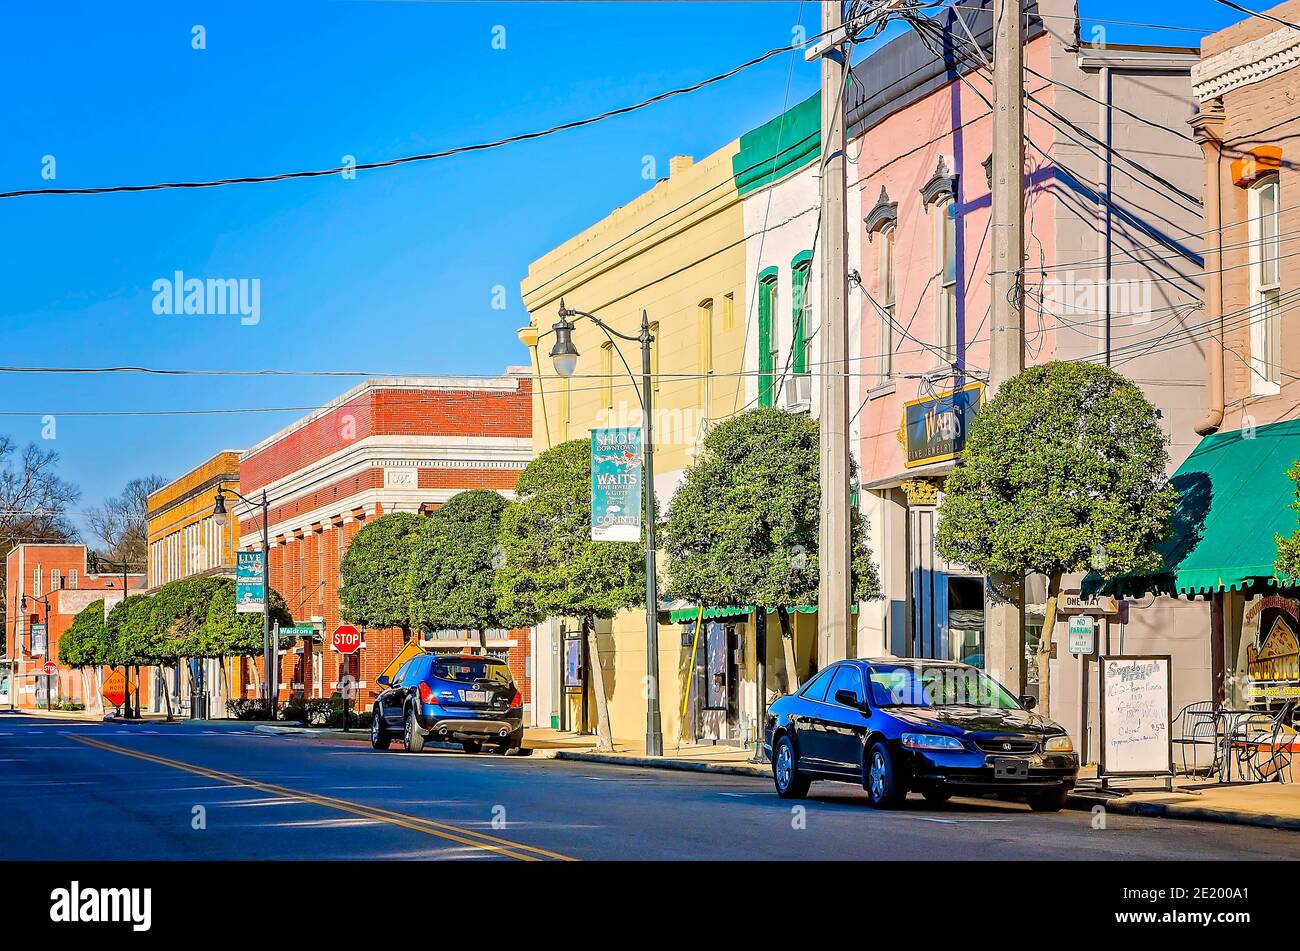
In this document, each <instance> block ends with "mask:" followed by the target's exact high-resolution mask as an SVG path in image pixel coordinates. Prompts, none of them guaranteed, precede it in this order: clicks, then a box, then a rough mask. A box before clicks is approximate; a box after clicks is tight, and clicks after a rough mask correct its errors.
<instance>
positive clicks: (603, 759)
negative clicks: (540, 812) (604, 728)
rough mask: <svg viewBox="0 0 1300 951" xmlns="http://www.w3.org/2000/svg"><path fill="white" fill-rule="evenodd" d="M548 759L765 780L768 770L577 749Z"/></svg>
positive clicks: (732, 764) (733, 764)
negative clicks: (755, 777) (589, 751)
mask: <svg viewBox="0 0 1300 951" xmlns="http://www.w3.org/2000/svg"><path fill="white" fill-rule="evenodd" d="M549 752H551V753H553V754H554V755H552V756H549V757H547V758H548V759H561V760H571V761H574V762H579V763H604V764H606V765H608V766H636V767H640V768H642V769H675V770H679V771H681V772H688V773H722V774H724V775H728V776H757V777H761V778H767V777H768V776H770V775H771V770H770V768H769V767H767V766H760V765H759V764H757V763H701V762H698V761H695V760H678V759H669V758H667V757H658V756H623V755H621V754H618V753H588V752H584V751H578V750H551V751H549Z"/></svg>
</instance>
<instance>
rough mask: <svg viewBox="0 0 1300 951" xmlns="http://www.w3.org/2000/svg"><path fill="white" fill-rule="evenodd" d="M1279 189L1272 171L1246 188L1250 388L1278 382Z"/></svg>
mask: <svg viewBox="0 0 1300 951" xmlns="http://www.w3.org/2000/svg"><path fill="white" fill-rule="evenodd" d="M1280 199H1281V192H1280V190H1279V184H1278V177H1277V175H1276V174H1272V175H1265V176H1263V177H1262V178H1260V179H1259V180H1257V181H1256V182H1255V183H1254V184H1253V185H1251V187H1250V297H1251V304H1252V305H1253V306H1252V310H1253V316H1252V319H1251V323H1250V364H1251V369H1252V370H1253V371H1254V372H1253V373H1252V374H1251V390H1252V392H1254V393H1256V394H1268V393H1276V392H1277V391H1278V388H1279V386H1280V384H1281V382H1282V308H1281V306H1280V303H1281V292H1282V274H1281V270H1280V269H1279V267H1278V235H1279V233H1280V230H1281V229H1280V227H1279V220H1278V217H1279V211H1280V209H1281V200H1280Z"/></svg>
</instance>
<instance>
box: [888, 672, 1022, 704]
mask: <svg viewBox="0 0 1300 951" xmlns="http://www.w3.org/2000/svg"><path fill="white" fill-rule="evenodd" d="M870 682H871V703H872V705H873V706H877V707H992V708H994V709H998V710H1016V709H1019V708H1020V704H1019V702H1017V700H1016V698H1015V697H1013V696H1011V694H1009V693H1007V691H1006V690H1005V689H1004V688H1003V687H1002V685H1001V684H999V683H998V682H997V681H996V680H994V679H993V678H992V677H989V676H988V675H987V674H985V673H984V672H983V671H982V670H978V669H976V668H974V667H959V666H956V665H953V664H931V665H927V664H924V663H917V664H877V665H875V666H873V667H872V668H871V678H870Z"/></svg>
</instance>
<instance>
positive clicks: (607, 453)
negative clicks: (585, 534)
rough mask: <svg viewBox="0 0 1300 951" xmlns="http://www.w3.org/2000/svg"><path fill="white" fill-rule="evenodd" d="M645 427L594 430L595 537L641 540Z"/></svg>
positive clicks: (592, 499)
mask: <svg viewBox="0 0 1300 951" xmlns="http://www.w3.org/2000/svg"><path fill="white" fill-rule="evenodd" d="M641 471H642V470H641V430H639V429H627V428H622V429H593V430H592V431H591V537H592V540H593V541H598V542H638V541H640V540H641V491H642V486H641Z"/></svg>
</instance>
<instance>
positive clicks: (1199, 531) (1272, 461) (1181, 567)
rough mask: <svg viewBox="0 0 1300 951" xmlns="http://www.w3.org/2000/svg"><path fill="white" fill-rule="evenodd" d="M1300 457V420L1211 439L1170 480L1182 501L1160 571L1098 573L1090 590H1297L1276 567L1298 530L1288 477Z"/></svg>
mask: <svg viewBox="0 0 1300 951" xmlns="http://www.w3.org/2000/svg"><path fill="white" fill-rule="evenodd" d="M1297 459H1300V419H1288V420H1285V421H1283V422H1280V423H1270V424H1268V425H1266V426H1259V427H1257V428H1255V429H1254V430H1253V431H1251V430H1244V431H1241V430H1238V431H1233V432H1221V433H1214V434H1213V435H1210V436H1206V437H1205V438H1204V439H1202V440H1201V441H1200V443H1199V444H1198V445H1197V447H1196V448H1195V449H1194V450H1193V451H1192V454H1191V455H1190V456H1188V457H1187V459H1186V461H1185V462H1184V463H1183V464H1182V465H1181V466H1179V467H1178V471H1177V472H1175V473H1174V476H1173V479H1172V480H1171V481H1172V483H1173V485H1174V486H1175V487H1176V488H1177V489H1178V491H1179V492H1180V493H1181V494H1182V498H1181V499H1179V502H1178V506H1177V507H1176V508H1175V509H1174V514H1173V517H1172V518H1171V522H1172V525H1173V531H1172V533H1171V534H1170V536H1169V538H1168V539H1167V540H1166V541H1165V542H1164V543H1163V544H1161V545H1160V546H1159V550H1160V553H1161V555H1162V557H1163V559H1164V566H1163V567H1162V568H1161V570H1160V571H1158V572H1155V573H1154V574H1150V575H1126V576H1120V577H1118V578H1111V579H1103V578H1101V577H1099V576H1098V575H1097V574H1096V573H1093V574H1091V575H1089V576H1088V577H1087V578H1086V579H1085V581H1084V587H1085V590H1091V591H1105V592H1107V593H1112V594H1117V595H1137V594H1144V593H1149V592H1161V593H1164V594H1187V595H1196V594H1211V593H1214V592H1219V591H1227V590H1231V591H1237V590H1241V589H1243V588H1252V587H1257V586H1262V585H1268V584H1275V585H1283V586H1286V585H1290V584H1291V583H1292V581H1291V580H1290V579H1285V578H1279V577H1278V576H1277V572H1276V571H1275V569H1274V567H1273V565H1274V562H1275V560H1276V559H1277V541H1276V538H1277V536H1278V535H1282V536H1287V535H1290V534H1291V533H1292V532H1294V531H1295V530H1296V526H1297V522H1296V512H1295V510H1294V509H1293V508H1291V503H1292V502H1294V501H1295V498H1296V485H1295V483H1294V482H1293V481H1292V480H1291V479H1290V478H1288V477H1287V470H1288V469H1289V468H1291V464H1292V463H1293V462H1295V461H1296V460H1297Z"/></svg>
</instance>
